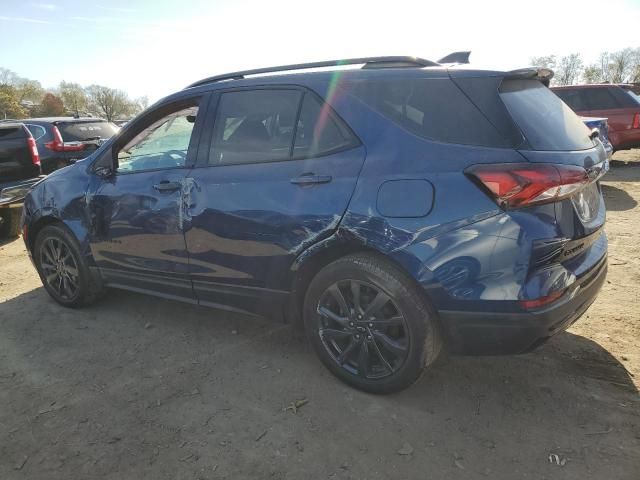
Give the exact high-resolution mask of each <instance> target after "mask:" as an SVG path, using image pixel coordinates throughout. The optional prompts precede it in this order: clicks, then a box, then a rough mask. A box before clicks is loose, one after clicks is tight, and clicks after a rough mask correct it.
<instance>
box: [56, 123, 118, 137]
mask: <svg viewBox="0 0 640 480" xmlns="http://www.w3.org/2000/svg"><path fill="white" fill-rule="evenodd" d="M58 130H60V134H61V135H62V139H63V140H64V141H65V142H82V141H84V140H96V139H98V137H99V138H101V139H107V138H111V137H113V136H114V135H115V134H116V133H117V132H118V130H119V129H118V127H117V126H115V125H114V124H112V123H108V122H77V123H60V124H58Z"/></svg>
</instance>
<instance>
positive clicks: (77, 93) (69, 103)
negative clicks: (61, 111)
mask: <svg viewBox="0 0 640 480" xmlns="http://www.w3.org/2000/svg"><path fill="white" fill-rule="evenodd" d="M59 88H60V97H62V101H63V102H64V106H65V108H66V109H67V110H69V111H71V112H73V113H75V114H76V115H78V116H79V115H80V111H86V110H87V105H88V99H87V93H86V92H85V91H84V88H82V86H81V85H79V84H77V83H73V82H65V81H62V82H60V87H59Z"/></svg>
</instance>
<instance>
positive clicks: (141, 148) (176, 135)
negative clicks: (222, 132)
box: [117, 106, 198, 173]
mask: <svg viewBox="0 0 640 480" xmlns="http://www.w3.org/2000/svg"><path fill="white" fill-rule="evenodd" d="M197 115H198V107H196V106H191V107H185V108H181V109H180V110H177V111H175V112H172V113H169V114H167V115H165V116H163V117H162V118H160V119H158V120H156V121H154V122H152V123H151V124H150V125H148V126H147V127H146V128H145V129H144V130H142V131H141V132H139V133H138V134H137V135H136V136H135V137H133V138H132V139H131V140H129V142H127V143H126V144H125V146H124V147H122V148H121V149H120V151H119V152H118V170H117V171H118V172H119V173H128V172H135V171H141V170H155V169H161V168H176V167H183V166H184V165H185V163H186V159H187V151H188V149H189V142H190V141H191V134H192V133H193V127H194V124H195V121H196V116H197Z"/></svg>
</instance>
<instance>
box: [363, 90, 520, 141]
mask: <svg viewBox="0 0 640 480" xmlns="http://www.w3.org/2000/svg"><path fill="white" fill-rule="evenodd" d="M351 91H352V93H353V94H354V95H355V96H356V97H357V98H359V99H360V100H362V101H363V102H364V103H366V104H367V105H369V106H370V107H372V108H373V109H375V110H376V111H378V112H379V113H381V114H382V115H384V116H385V117H387V118H389V119H391V120H393V121H394V122H396V123H397V124H399V125H400V126H402V127H403V128H404V129H405V130H408V131H409V132H411V133H414V134H416V135H419V136H421V137H424V138H427V139H430V140H435V141H438V142H445V143H457V144H463V145H479V146H486V147H499V148H506V147H508V146H509V145H508V142H507V141H506V140H505V139H504V138H503V137H502V136H501V135H500V133H499V132H498V131H497V130H496V129H495V127H494V126H493V125H492V124H491V123H489V121H488V120H487V119H486V118H485V116H484V115H483V114H482V113H481V112H480V110H478V108H477V107H476V106H475V105H474V104H473V103H472V102H471V101H470V100H469V99H468V98H467V97H466V96H465V95H464V93H462V91H461V90H460V89H459V88H458V87H457V86H456V85H455V84H454V83H453V82H451V80H449V79H441V78H438V79H392V80H386V79H385V80H366V81H362V82H355V83H353V84H352V85H351Z"/></svg>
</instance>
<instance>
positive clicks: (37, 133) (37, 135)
mask: <svg viewBox="0 0 640 480" xmlns="http://www.w3.org/2000/svg"><path fill="white" fill-rule="evenodd" d="M25 126H26V127H27V128H28V129H29V131H30V132H31V135H32V136H33V138H34V139H35V141H36V142H37V141H38V140H40V139H41V138H42V137H44V136H45V135H46V134H47V130H46V129H45V128H44V127H43V126H41V125H33V124H31V123H25Z"/></svg>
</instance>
